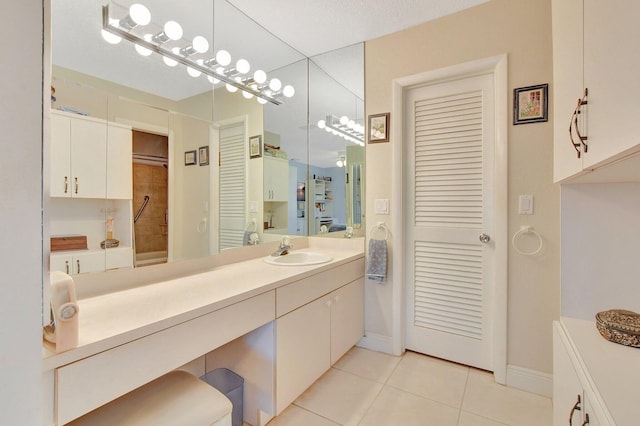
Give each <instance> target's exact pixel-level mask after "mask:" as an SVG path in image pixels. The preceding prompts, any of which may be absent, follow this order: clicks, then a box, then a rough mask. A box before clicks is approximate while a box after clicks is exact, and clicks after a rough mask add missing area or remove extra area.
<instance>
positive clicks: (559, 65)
mask: <svg viewBox="0 0 640 426" xmlns="http://www.w3.org/2000/svg"><path fill="white" fill-rule="evenodd" d="M638 16H640V3H638V2H635V1H633V0H612V1H608V2H602V1H598V0H552V21H553V49H554V51H553V60H554V84H553V87H554V90H553V99H554V114H555V116H554V121H555V122H554V180H555V181H556V182H561V183H562V184H563V185H562V187H561V197H562V200H561V214H562V217H561V222H562V228H561V229H562V266H561V268H562V287H561V318H560V320H559V321H556V322H554V324H553V338H554V342H553V355H554V356H553V359H554V374H553V376H554V377H553V380H554V383H553V400H554V403H553V409H554V425H566V424H572V425H591V426H593V425H627V424H629V425H630V424H637V423H638V419H639V418H640V405H639V404H638V401H637V392H636V391H635V388H636V387H637V383H638V382H640V374H639V373H638V369H637V366H638V365H640V351H638V349H635V348H630V347H627V346H623V345H618V344H615V343H612V342H609V341H607V340H605V339H604V338H603V337H602V336H600V334H599V333H598V331H597V329H596V326H595V319H594V316H595V314H596V313H597V312H600V311H603V310H608V309H628V310H632V311H636V312H640V290H639V287H638V285H637V277H638V276H639V275H640V265H638V262H637V253H639V252H640V251H639V249H640V243H639V241H640V230H639V229H638V226H637V223H638V219H640V184H639V183H638V182H640V136H639V135H638V134H637V133H636V132H634V129H633V126H634V121H635V120H636V118H635V116H636V115H637V112H638V111H640V107H638V105H637V104H636V102H637V101H636V100H637V99H638V97H639V96H640V84H639V83H638V78H637V75H639V72H640V55H638V54H637V53H636V52H637V48H636V47H635V45H636V42H637V40H639V39H640V28H639V27H638V25H637V24H636V22H635V21H636V20H637V17H638ZM586 89H588V90H587V91H586V94H587V96H586V97H584V95H585V90H586ZM579 99H581V100H583V101H584V102H583V103H582V105H578V100H579ZM578 107H579V108H578ZM569 132H571V136H570V133H569ZM579 135H583V136H585V139H584V140H580V139H579ZM571 137H573V142H574V143H575V144H576V145H575V146H574V144H573V143H572V141H571ZM578 154H579V155H578Z"/></svg>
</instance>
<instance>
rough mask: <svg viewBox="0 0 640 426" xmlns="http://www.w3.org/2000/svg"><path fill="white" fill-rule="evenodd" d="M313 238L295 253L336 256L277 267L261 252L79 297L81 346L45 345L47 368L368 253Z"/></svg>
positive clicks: (361, 246)
mask: <svg viewBox="0 0 640 426" xmlns="http://www.w3.org/2000/svg"><path fill="white" fill-rule="evenodd" d="M309 240H310V242H309V247H306V248H302V249H295V251H315V252H322V253H326V254H328V255H329V256H331V257H332V258H333V260H332V261H331V262H329V263H324V264H318V265H309V266H278V265H270V264H267V263H266V262H264V261H263V258H264V256H260V257H259V258H254V259H250V260H244V261H241V262H236V263H229V264H225V265H221V266H217V267H215V268H212V269H210V270H208V271H204V272H200V273H197V274H193V275H189V276H183V277H179V278H173V279H168V280H166V281H158V282H155V283H152V284H147V285H143V286H138V287H134V288H129V289H125V290H121V291H116V292H113V293H107V294H103V295H99V296H94V297H88V298H85V299H80V300H78V305H79V307H80V313H79V330H80V332H79V336H78V346H77V347H76V348H74V349H71V350H69V351H66V352H62V353H59V354H56V353H55V352H54V351H53V350H52V347H51V346H49V344H48V343H45V345H44V347H43V370H44V371H48V370H51V369H54V368H57V367H60V366H62V365H66V364H69V363H72V362H75V361H78V360H80V359H83V358H86V357H89V356H92V355H95V354H97V353H99V352H102V351H105V350H108V349H110V348H113V347H116V346H119V345H122V344H125V343H128V342H131V341H133V340H135V339H139V338H141V337H144V336H147V335H150V334H152V333H156V332H158V331H161V330H164V329H166V328H169V327H172V326H175V325H177V324H180V323H183V322H185V321H189V320H192V319H194V318H197V317H199V316H202V315H205V314H207V313H210V312H213V311H216V310H218V309H221V308H224V307H226V306H229V305H232V304H234V303H238V302H241V301H243V300H247V299H249V298H251V297H254V296H257V295H259V294H262V293H265V292H268V291H270V290H274V289H276V288H278V287H281V286H284V285H287V284H290V283H292V282H295V281H298V280H300V279H304V278H306V277H309V276H312V275H316V274H319V273H322V272H323V271H326V270H329V269H331V268H334V267H336V266H338V265H342V264H345V263H348V262H351V261H354V260H357V259H359V258H362V257H363V256H364V244H362V243H361V244H335V243H336V241H335V240H333V239H325V240H324V241H322V239H311V238H310V239H309ZM313 240H316V242H313ZM354 242H355V241H354Z"/></svg>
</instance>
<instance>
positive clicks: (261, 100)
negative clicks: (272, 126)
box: [256, 97, 267, 105]
mask: <svg viewBox="0 0 640 426" xmlns="http://www.w3.org/2000/svg"><path fill="white" fill-rule="evenodd" d="M256 99H257V101H258V103H260V104H262V105H264V104H266V103H267V100H266V99H262V98H258V97H256Z"/></svg>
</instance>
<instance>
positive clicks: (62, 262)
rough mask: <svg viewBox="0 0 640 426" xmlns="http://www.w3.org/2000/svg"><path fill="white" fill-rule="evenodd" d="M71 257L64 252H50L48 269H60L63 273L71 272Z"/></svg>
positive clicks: (69, 273)
mask: <svg viewBox="0 0 640 426" xmlns="http://www.w3.org/2000/svg"><path fill="white" fill-rule="evenodd" d="M72 262H73V257H72V256H71V255H65V254H52V255H51V256H49V269H50V270H51V271H62V272H64V273H65V274H68V275H71V274H73V268H72V266H71V265H72Z"/></svg>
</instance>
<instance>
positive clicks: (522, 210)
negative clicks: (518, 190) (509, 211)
mask: <svg viewBox="0 0 640 426" xmlns="http://www.w3.org/2000/svg"><path fill="white" fill-rule="evenodd" d="M518 213H519V214H533V195H521V196H520V197H519V198H518Z"/></svg>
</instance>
